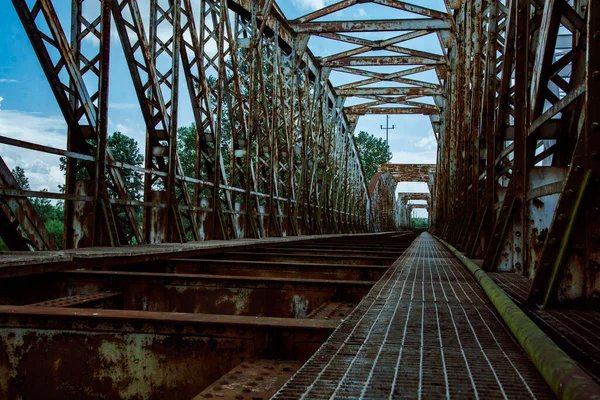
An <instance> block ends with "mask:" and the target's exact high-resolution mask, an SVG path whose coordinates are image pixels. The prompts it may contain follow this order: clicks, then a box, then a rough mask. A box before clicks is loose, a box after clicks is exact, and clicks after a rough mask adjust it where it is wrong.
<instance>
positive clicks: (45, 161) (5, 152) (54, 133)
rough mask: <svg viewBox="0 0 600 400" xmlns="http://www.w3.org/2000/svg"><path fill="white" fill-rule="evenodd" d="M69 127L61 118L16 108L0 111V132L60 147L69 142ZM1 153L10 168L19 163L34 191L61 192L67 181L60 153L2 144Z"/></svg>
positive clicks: (63, 147) (15, 137) (11, 136)
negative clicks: (67, 133)
mask: <svg viewBox="0 0 600 400" xmlns="http://www.w3.org/2000/svg"><path fill="white" fill-rule="evenodd" d="M66 132H67V126H66V124H65V122H64V119H63V118H62V117H58V116H44V115H41V114H37V113H24V112H20V111H15V110H4V111H2V112H0V135H2V136H6V137H10V138H14V139H19V140H23V141H26V142H30V143H36V144H42V145H46V146H50V147H55V148H59V149H65V148H66V145H67V135H66ZM0 155H1V156H2V158H3V159H4V161H5V162H6V164H7V165H8V167H9V168H10V169H14V168H15V167H16V166H20V167H21V168H23V169H24V170H25V174H26V175H27V177H28V178H29V184H30V186H31V189H32V190H42V189H47V190H49V191H51V192H57V191H58V185H62V184H64V180H65V178H64V173H63V171H61V170H60V168H59V156H56V155H53V154H47V153H42V152H37V151H32V150H26V149H22V148H19V147H14V146H8V145H0Z"/></svg>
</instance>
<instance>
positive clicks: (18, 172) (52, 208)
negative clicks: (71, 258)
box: [12, 166, 64, 248]
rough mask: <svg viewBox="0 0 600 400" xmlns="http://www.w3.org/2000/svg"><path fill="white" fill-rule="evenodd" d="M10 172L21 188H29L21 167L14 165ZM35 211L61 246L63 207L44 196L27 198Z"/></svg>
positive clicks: (44, 190)
mask: <svg viewBox="0 0 600 400" xmlns="http://www.w3.org/2000/svg"><path fill="white" fill-rule="evenodd" d="M12 174H13V176H14V177H15V179H16V180H17V183H18V184H19V186H20V187H21V189H22V190H30V189H31V187H30V185H29V178H27V175H25V171H24V170H23V168H21V167H19V166H16V167H15V169H13V170H12ZM41 191H42V192H47V191H48V190H47V189H42V190H41ZM29 201H30V202H31V205H32V206H33V208H34V210H35V212H36V213H37V215H38V216H39V217H40V219H41V220H42V221H43V222H44V225H45V226H46V229H47V230H48V233H50V235H51V236H52V237H53V238H54V241H55V242H56V244H57V245H58V247H59V248H62V237H63V216H64V209H63V207H62V206H61V205H60V204H52V200H50V199H46V198H41V197H40V198H38V197H33V198H29Z"/></svg>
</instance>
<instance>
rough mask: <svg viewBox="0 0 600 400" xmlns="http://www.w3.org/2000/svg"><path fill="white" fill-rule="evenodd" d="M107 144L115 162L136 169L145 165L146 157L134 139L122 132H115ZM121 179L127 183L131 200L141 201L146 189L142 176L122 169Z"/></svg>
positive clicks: (126, 186)
mask: <svg viewBox="0 0 600 400" xmlns="http://www.w3.org/2000/svg"><path fill="white" fill-rule="evenodd" d="M107 144H108V148H109V149H110V151H111V153H112V156H113V158H114V159H115V161H120V162H122V163H125V164H129V165H134V166H136V167H141V166H142V165H143V164H144V156H143V155H142V153H141V152H140V148H139V147H138V143H137V142H136V141H135V140H134V139H132V138H130V137H128V136H125V135H123V134H122V133H121V132H114V133H113V134H112V135H110V136H109V137H108V140H107ZM121 178H123V181H124V182H125V188H126V189H127V195H128V196H129V198H130V199H135V200H139V199H140V193H141V191H142V189H143V188H144V181H143V179H142V177H141V175H140V174H139V173H138V174H136V173H134V172H133V171H131V170H129V169H127V168H123V169H121Z"/></svg>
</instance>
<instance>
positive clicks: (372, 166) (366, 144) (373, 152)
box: [354, 131, 392, 184]
mask: <svg viewBox="0 0 600 400" xmlns="http://www.w3.org/2000/svg"><path fill="white" fill-rule="evenodd" d="M354 141H355V143H356V148H357V149H358V154H359V156H360V161H361V163H362V166H363V169H364V171H365V178H366V180H367V184H368V183H369V182H370V181H371V178H373V176H374V175H375V174H376V173H377V170H378V169H379V166H380V165H381V164H386V163H388V162H389V161H390V160H391V159H392V153H391V152H390V146H388V145H387V144H386V143H385V140H383V139H381V138H376V137H375V136H374V135H369V134H368V133H367V132H365V131H360V132H359V133H358V135H357V136H355V137H354Z"/></svg>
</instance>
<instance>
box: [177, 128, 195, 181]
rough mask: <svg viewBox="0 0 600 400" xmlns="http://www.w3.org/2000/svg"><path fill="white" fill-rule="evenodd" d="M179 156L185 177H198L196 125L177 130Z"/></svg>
mask: <svg viewBox="0 0 600 400" xmlns="http://www.w3.org/2000/svg"><path fill="white" fill-rule="evenodd" d="M177 155H178V156H179V162H181V167H182V168H183V172H184V174H185V176H191V177H194V176H196V124H192V125H190V126H183V127H181V128H179V129H178V130H177Z"/></svg>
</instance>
